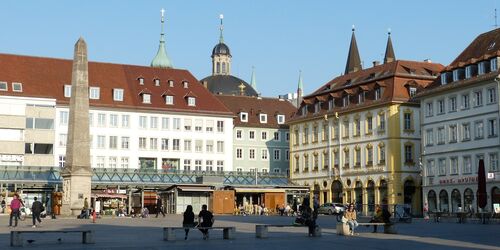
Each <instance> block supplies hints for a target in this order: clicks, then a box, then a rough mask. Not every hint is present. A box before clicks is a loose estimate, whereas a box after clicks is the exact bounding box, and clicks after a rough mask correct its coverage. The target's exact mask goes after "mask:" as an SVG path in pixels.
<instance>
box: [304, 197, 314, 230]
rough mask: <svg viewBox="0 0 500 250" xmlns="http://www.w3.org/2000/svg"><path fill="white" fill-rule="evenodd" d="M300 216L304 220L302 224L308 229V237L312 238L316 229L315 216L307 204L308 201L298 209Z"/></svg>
mask: <svg viewBox="0 0 500 250" xmlns="http://www.w3.org/2000/svg"><path fill="white" fill-rule="evenodd" d="M300 214H301V216H302V219H303V220H304V224H305V225H306V226H307V227H308V229H309V230H308V231H309V236H314V230H315V228H316V216H315V215H314V212H313V210H312V209H311V206H310V204H309V199H305V200H304V203H303V204H302V206H301V207H300Z"/></svg>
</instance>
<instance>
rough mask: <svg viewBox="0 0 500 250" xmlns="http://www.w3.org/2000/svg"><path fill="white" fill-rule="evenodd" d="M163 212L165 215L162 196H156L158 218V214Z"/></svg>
mask: <svg viewBox="0 0 500 250" xmlns="http://www.w3.org/2000/svg"><path fill="white" fill-rule="evenodd" d="M160 213H161V214H163V217H165V212H163V203H162V201H161V197H160V196H158V197H156V218H158V214H160Z"/></svg>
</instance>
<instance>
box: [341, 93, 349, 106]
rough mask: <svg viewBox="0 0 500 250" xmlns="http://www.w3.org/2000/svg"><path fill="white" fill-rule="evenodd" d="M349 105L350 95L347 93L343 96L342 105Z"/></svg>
mask: <svg viewBox="0 0 500 250" xmlns="http://www.w3.org/2000/svg"><path fill="white" fill-rule="evenodd" d="M348 105H349V96H348V95H346V96H344V97H342V107H344V108H345V107H347V106H348Z"/></svg>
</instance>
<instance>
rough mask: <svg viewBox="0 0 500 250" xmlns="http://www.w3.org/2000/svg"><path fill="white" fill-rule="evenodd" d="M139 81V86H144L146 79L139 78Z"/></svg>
mask: <svg viewBox="0 0 500 250" xmlns="http://www.w3.org/2000/svg"><path fill="white" fill-rule="evenodd" d="M138 80H139V85H144V78H142V77H139V78H138Z"/></svg>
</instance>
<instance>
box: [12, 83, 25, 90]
mask: <svg viewBox="0 0 500 250" xmlns="http://www.w3.org/2000/svg"><path fill="white" fill-rule="evenodd" d="M12 91H14V92H23V84H22V83H20V82H13V83H12Z"/></svg>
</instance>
